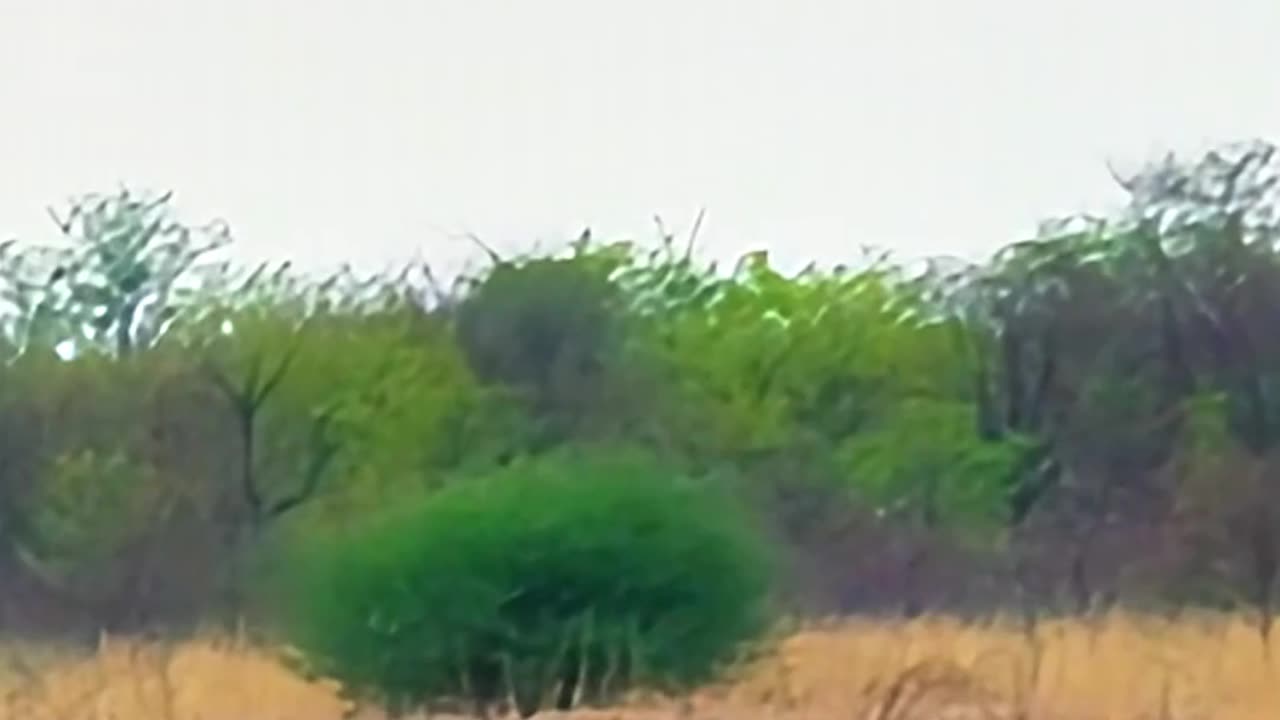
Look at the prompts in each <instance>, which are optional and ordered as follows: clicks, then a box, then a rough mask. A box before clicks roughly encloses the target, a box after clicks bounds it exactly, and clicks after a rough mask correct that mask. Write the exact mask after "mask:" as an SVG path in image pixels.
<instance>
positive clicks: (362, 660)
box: [274, 449, 770, 716]
mask: <svg viewBox="0 0 1280 720" xmlns="http://www.w3.org/2000/svg"><path fill="white" fill-rule="evenodd" d="M753 525H754V523H753V521H752V520H751V519H750V516H749V514H747V513H745V512H743V509H742V508H741V507H740V503H739V502H738V501H736V500H734V499H733V497H732V496H731V495H728V494H725V493H724V491H723V489H722V488H717V484H715V483H709V482H707V481H705V480H704V481H702V482H695V481H693V480H691V479H690V478H687V477H682V476H681V475H680V473H679V471H677V470H674V469H673V468H670V467H665V466H664V465H663V464H662V463H660V462H656V461H655V460H654V459H653V458H652V457H651V456H650V455H649V454H647V453H644V452H637V451H634V450H630V451H628V450H624V449H593V450H589V451H585V450H575V451H573V452H566V451H554V452H552V453H549V454H546V455H542V456H539V457H537V458H534V459H529V460H522V461H518V462H515V463H513V464H511V465H510V466H507V467H504V468H501V469H497V470H492V471H489V472H487V473H483V474H481V475H480V476H479V477H465V478H460V479H457V480H456V481H455V482H454V483H451V484H450V485H449V486H448V487H446V488H443V489H441V490H440V491H438V492H437V493H435V494H433V495H431V496H430V497H427V498H424V499H421V500H419V501H418V502H415V503H411V504H409V505H408V506H407V507H404V508H402V509H398V510H395V511H392V512H390V513H389V514H385V515H379V516H377V517H375V518H373V519H372V520H371V521H366V522H364V523H362V524H361V525H360V526H358V527H357V528H355V529H353V530H352V531H349V532H344V533H341V534H331V535H328V536H324V537H321V538H319V539H312V540H309V541H306V542H301V543H295V544H294V545H293V546H292V548H291V552H288V553H287V557H288V561H286V562H284V563H281V565H282V566H283V567H281V568H280V569H279V571H278V572H279V573H280V574H279V575H277V577H276V578H275V580H274V584H275V585H276V586H277V587H278V588H280V589H281V594H280V596H279V598H278V602H279V604H278V605H277V606H276V607H277V609H278V610H279V611H280V616H281V617H284V618H286V619H287V624H288V627H289V630H290V633H289V637H290V638H292V639H293V640H294V642H295V643H296V644H297V646H298V647H299V648H300V649H301V650H302V651H303V653H304V654H305V655H306V657H307V658H308V660H309V662H310V663H311V665H312V667H313V668H314V669H315V670H317V671H319V672H322V673H324V674H325V675H327V676H329V677H334V678H337V679H339V680H341V681H343V683H344V685H345V686H346V687H347V688H349V689H350V690H351V691H353V692H357V693H360V694H363V695H365V696H367V697H372V699H375V700H377V701H380V702H382V703H383V704H385V705H389V706H392V707H398V708H401V709H410V708H413V707H416V706H418V705H420V704H422V703H424V702H427V701H430V700H433V699H440V698H445V699H448V698H466V699H469V700H473V701H475V702H478V703H480V704H481V707H482V709H483V708H485V707H487V706H489V705H492V704H495V703H500V702H503V701H505V700H506V699H507V697H508V695H510V696H513V697H514V700H515V703H516V705H517V709H518V710H519V711H520V713H521V714H522V715H523V716H529V715H532V714H534V713H535V712H537V711H538V710H539V709H543V708H548V707H551V706H555V707H558V708H560V709H569V708H571V707H576V706H579V705H581V704H583V703H587V704H598V703H604V702H608V701H611V700H616V699H617V698H618V696H619V694H620V693H622V692H624V691H627V690H631V689H634V688H637V687H648V688H660V689H663V690H668V691H669V690H679V689H684V688H688V687H693V686H696V685H697V684H699V683H700V682H703V681H706V680H708V679H710V678H711V677H713V675H714V673H715V671H716V670H718V669H720V668H721V667H722V666H724V665H726V664H728V663H730V662H731V661H733V660H735V659H736V657H737V654H738V653H739V652H741V651H744V650H749V649H750V646H749V643H751V642H753V641H755V640H758V639H760V637H761V636H762V634H763V632H764V631H766V630H767V629H768V628H769V624H768V623H769V614H768V606H767V597H768V591H769V582H768V570H769V563H770V558H769V552H768V550H767V549H766V547H765V546H764V545H763V544H762V543H761V538H760V537H759V535H758V534H757V533H756V531H755V530H756V529H755V528H754V527H753ZM482 713H483V710H482Z"/></svg>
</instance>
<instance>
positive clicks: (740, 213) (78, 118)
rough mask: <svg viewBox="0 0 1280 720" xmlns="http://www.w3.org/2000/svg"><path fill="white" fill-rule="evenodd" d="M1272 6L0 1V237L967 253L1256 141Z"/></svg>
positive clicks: (1275, 25) (1243, 1)
mask: <svg viewBox="0 0 1280 720" xmlns="http://www.w3.org/2000/svg"><path fill="white" fill-rule="evenodd" d="M1277 38H1280V2H1277V1H1276V0H1217V1H1216V2H1209V1H1208V0H1200V1H1194V0H1110V1H1107V0H1055V1H1049V0H1039V1H1037V0H934V1H932V2H929V1H925V0H880V1H872V0H845V1H843V2H841V1H838V0H772V1H768V2H766V1H763V0H762V1H754V2H753V1H752V0H645V1H644V2H612V1H610V0H541V1H540V2H518V1H517V0H456V1H453V2H444V1H443V0H362V1H360V2H357V1H356V0H349V1H345V2H338V1H337V0H218V1H217V2H204V3H197V2H193V1H188V2H172V1H170V2H160V1H158V0H157V1H154V2H142V1H123V0H61V1H60V0H39V1H36V0H30V1H22V0H0V237H10V236H19V237H22V238H26V239H33V240H45V239H49V238H51V237H53V230H54V228H53V226H52V224H51V223H50V222H49V220H48V218H47V216H46V215H45V208H46V207H47V206H49V205H51V204H56V203H60V202H62V201H64V200H65V199H66V198H68V197H69V196H71V195H76V194H79V193H82V192H87V191H93V190H111V189H113V188H115V187H117V186H118V184H119V183H122V182H123V183H128V184H129V185H131V186H134V187H138V188H150V189H156V190H164V189H173V190H175V191H176V192H177V195H176V198H177V202H178V203H179V206H180V208H181V209H182V210H183V212H184V215H185V216H186V217H187V218H188V219H190V220H193V221H196V220H202V219H208V218H213V217H221V218H225V219H226V220H227V221H229V222H230V223H231V225H232V227H233V228H234V230H235V233H236V236H237V239H238V245H239V248H240V252H241V253H243V254H245V255H247V256H252V257H255V258H256V257H273V258H279V257H293V258H296V259H298V260H300V261H302V262H306V263H308V264H319V265H329V264H332V263H335V262H337V261H339V260H343V259H350V260H353V261H356V262H358V263H360V264H362V265H368V264H377V263H382V262H384V261H395V260H401V259H405V258H408V257H410V256H411V255H413V254H414V253H421V254H422V255H424V256H426V257H427V258H428V259H434V260H435V261H436V262H437V263H440V264H441V265H444V266H449V265H451V264H455V263H456V262H458V260H459V259H460V258H463V257H466V256H471V255H473V254H474V252H475V248H474V247H473V246H472V245H470V244H469V243H468V242H467V241H465V240H462V239H459V238H458V237H457V235H458V234H459V233H461V232H464V231H472V232H475V233H477V234H479V235H480V236H482V237H484V238H485V239H486V240H487V241H488V242H490V243H491V244H493V245H495V246H497V247H499V248H504V249H523V248H526V247H528V245H529V244H530V243H532V242H533V241H535V240H537V239H539V238H541V239H543V240H545V241H548V242H557V241H561V240H565V239H567V238H568V237H570V236H572V235H575V234H576V233H577V231H578V230H580V229H581V228H582V227H583V226H584V225H588V224H589V225H591V226H592V227H593V228H595V229H596V232H597V235H598V236H609V237H621V236H636V237H645V238H647V237H651V236H652V233H653V223H652V219H651V218H652V217H653V215H654V214H655V213H656V214H660V215H662V216H664V217H665V218H666V220H667V222H668V223H669V224H670V225H671V226H672V227H675V228H681V227H687V225H688V224H689V222H690V221H691V220H692V219H693V217H694V216H695V214H696V212H697V210H698V208H699V207H702V206H706V208H707V211H708V216H707V222H706V225H705V227H704V232H703V235H702V237H703V240H704V243H705V245H706V247H707V249H708V250H709V251H711V252H714V253H715V254H717V255H736V254H738V253H740V252H742V251H745V250H748V249H755V248H769V249H771V250H772V251H774V252H775V253H776V254H778V255H779V256H780V257H781V258H783V259H784V260H785V261H787V262H789V263H795V262H798V261H800V260H802V259H809V258H814V259H818V260H821V261H824V262H831V261H838V260H840V259H842V258H848V257H851V256H852V255H853V249H854V248H855V247H856V246H857V245H858V244H859V243H871V244H875V245H881V246H886V247H890V248H893V249H896V250H898V251H899V252H901V253H903V254H905V255H921V254H935V253H962V254H972V253H976V252H982V251H986V250H989V249H992V248H993V247H994V246H996V245H998V244H1001V243H1004V242H1007V241H1010V240H1014V239H1018V238H1019V237H1020V236H1021V235H1023V234H1025V233H1026V232H1028V231H1029V230H1030V229H1031V228H1032V227H1033V226H1034V223H1035V222H1036V221H1037V220H1038V219H1041V218H1043V217H1045V216H1047V215H1052V214H1056V213H1061V212H1067V211H1072V210H1080V209H1087V208H1096V207H1099V206H1100V205H1101V204H1104V203H1107V202H1111V201H1113V200H1114V199H1115V198H1116V197H1117V196H1116V193H1115V191H1114V189H1113V188H1112V186H1111V182H1110V180H1109V178H1108V175H1107V172H1106V168H1105V162H1106V160H1107V159H1108V158H1119V159H1133V158H1140V157H1142V156H1143V155H1144V154H1145V153H1148V152H1150V151H1152V150H1154V149H1158V148H1162V147H1166V146H1170V145H1172V146H1174V147H1186V146H1194V145H1195V144H1196V143H1199V142H1202V141H1213V140H1227V139H1237V138H1245V137H1250V136H1265V137H1270V138H1275V137H1277V136H1278V135H1280V40H1277Z"/></svg>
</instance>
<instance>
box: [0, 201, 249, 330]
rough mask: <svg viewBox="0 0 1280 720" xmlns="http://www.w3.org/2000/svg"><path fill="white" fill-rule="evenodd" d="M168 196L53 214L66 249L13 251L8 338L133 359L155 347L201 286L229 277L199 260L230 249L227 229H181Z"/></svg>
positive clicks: (1, 257) (7, 278) (3, 259)
mask: <svg viewBox="0 0 1280 720" xmlns="http://www.w3.org/2000/svg"><path fill="white" fill-rule="evenodd" d="M170 199H171V196H170V195H169V194H166V195H162V196H160V197H154V198H153V197H148V196H146V195H139V194H137V193H134V192H132V191H130V190H127V189H124V190H121V191H119V192H118V193H115V194H111V195H89V196H86V197H84V198H81V199H79V200H76V201H75V202H73V203H72V205H71V209H70V211H69V212H68V213H67V214H66V217H65V218H58V217H56V216H55V220H57V223H58V226H59V229H60V230H61V231H62V233H63V235H64V236H65V239H66V240H67V241H68V242H66V243H65V244H63V245H56V246H44V247H35V246H33V247H27V246H20V245H13V244H10V245H6V246H5V247H4V248H3V253H0V279H2V280H3V283H4V293H3V296H4V299H5V300H6V301H7V302H8V303H10V304H11V305H12V308H13V310H14V312H13V313H12V314H11V315H10V316H9V318H8V320H9V322H8V323H7V328H6V330H7V333H6V335H7V337H9V338H10V339H11V341H12V342H14V343H15V344H16V345H17V346H19V347H22V348H25V347H27V346H28V345H34V346H35V347H37V348H42V349H46V350H47V349H52V348H54V347H55V346H56V347H59V349H60V351H64V352H65V351H66V350H70V351H75V350H76V349H83V348H85V347H91V348H97V349H99V350H105V351H109V352H115V353H127V352H130V351H132V350H134V349H135V348H143V347H147V346H149V345H150V344H152V343H153V342H155V340H156V339H158V338H159V337H160V336H161V335H162V334H163V333H164V332H165V331H166V330H167V328H168V326H169V325H170V324H171V323H172V322H173V321H174V320H175V319H176V318H177V316H178V315H179V314H181V313H182V312H183V311H184V309H185V308H186V305H187V303H188V302H189V300H190V299H191V298H192V297H193V294H194V293H196V292H197V291H198V290H199V288H200V287H201V285H202V284H204V283H206V282H209V281H211V280H216V279H217V278H218V277H219V275H220V274H221V273H224V272H225V271H226V266H225V265H222V264H209V263H204V264H202V263H201V260H202V258H204V257H205V256H206V255H208V254H209V253H211V252H213V251H216V250H219V249H221V248H223V247H225V246H226V245H227V244H228V243H229V242H230V237H229V235H228V232H227V229H226V227H225V225H223V224H221V223H213V224H210V225H207V226H204V227H197V228H193V227H189V226H187V225H184V224H182V223H181V222H179V221H178V220H177V219H175V217H174V213H173V210H172V208H171V207H170V205H169V201H170Z"/></svg>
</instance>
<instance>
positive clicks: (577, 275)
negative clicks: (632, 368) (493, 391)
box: [454, 244, 624, 441]
mask: <svg viewBox="0 0 1280 720" xmlns="http://www.w3.org/2000/svg"><path fill="white" fill-rule="evenodd" d="M618 252H619V250H618V249H617V248H605V249H595V248H590V247H588V246H586V245H585V244H583V245H579V246H578V247H577V249H576V251H575V253H574V254H573V255H572V256H570V257H565V258H535V259H530V260H524V261H518V262H516V261H505V260H500V261H497V262H496V264H495V265H494V266H493V267H492V268H490V270H489V271H488V272H487V273H486V274H485V275H483V276H482V277H481V278H479V279H477V280H476V281H475V282H474V283H473V284H472V287H471V288H470V290H469V291H468V292H467V294H466V295H465V296H464V297H463V298H462V299H461V301H460V302H459V303H458V305H457V307H456V308H455V311H454V313H455V314H454V321H455V325H456V331H457V338H458V343H459V344H460V346H461V348H462V351H463V353H464V354H465V356H466V358H467V360H468V362H469V363H470V366H471V367H472V369H473V370H474V371H475V373H476V375H477V376H478V377H480V378H481V379H482V380H484V381H486V382H489V383H495V384H499V385H502V386H505V387H508V388H510V389H512V390H514V391H515V392H516V393H518V394H519V396H520V397H521V398H522V400H523V401H525V402H526V403H527V407H528V408H530V410H531V412H532V415H533V416H534V417H536V418H539V419H541V420H543V421H544V424H545V425H546V427H545V431H546V433H547V434H548V435H549V436H550V437H551V438H552V440H553V441H554V439H555V438H563V437H564V436H565V435H566V434H572V433H573V432H574V431H575V430H577V429H580V428H581V427H582V426H583V425H584V424H585V418H587V417H588V416H589V415H590V414H591V410H592V407H591V406H592V403H593V399H594V398H596V397H598V396H600V395H601V394H602V393H606V392H607V389H606V387H605V386H606V385H607V383H608V382H609V370H610V368H611V366H612V364H613V363H614V361H615V360H616V356H617V353H618V351H619V347H620V345H621V343H622V340H623V335H624V329H623V327H622V325H621V322H620V312H619V310H620V305H621V300H622V299H621V296H620V291H619V288H618V287H617V285H616V284H615V283H614V282H613V281H612V279H611V274H612V272H613V270H614V269H615V267H616V266H617V263H618V259H617V258H616V257H615V256H616V255H617V254H618Z"/></svg>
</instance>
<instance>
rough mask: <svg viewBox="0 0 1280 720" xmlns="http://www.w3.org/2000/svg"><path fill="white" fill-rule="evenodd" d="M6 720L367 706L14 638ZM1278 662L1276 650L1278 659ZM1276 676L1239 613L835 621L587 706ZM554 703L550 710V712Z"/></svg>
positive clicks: (1011, 706) (991, 698) (1270, 698)
mask: <svg viewBox="0 0 1280 720" xmlns="http://www.w3.org/2000/svg"><path fill="white" fill-rule="evenodd" d="M7 655H8V656H9V659H10V661H9V662H8V663H7V664H6V666H5V668H6V669H5V676H4V688H5V695H4V701H3V705H2V706H0V707H2V711H3V715H2V716H0V717H3V718H5V720H8V719H9V718H12V719H13V720H197V719H199V720H338V719H339V718H342V717H344V715H345V716H347V717H357V718H360V719H361V720H375V719H378V718H382V717H383V715H382V714H381V713H380V712H378V711H377V710H376V709H374V708H363V709H359V710H357V709H354V708H351V707H349V706H348V704H347V703H346V702H344V701H343V700H342V699H341V698H340V695H339V693H338V688H336V687H335V686H333V685H332V684H329V683H323V682H307V681H305V680H303V679H302V678H299V677H297V676H295V675H293V674H291V673H290V672H289V671H288V670H286V669H284V667H283V666H282V665H281V664H279V663H277V662H275V661H274V660H273V659H272V658H271V656H270V655H269V654H267V653H264V652H260V651H255V650H252V649H250V648H247V647H245V646H244V645H243V644H242V643H237V642H233V641H221V640H207V641H194V642H188V643H184V644H180V645H175V646H166V645H163V644H158V643H151V644H143V643H131V642H125V641H112V640H106V641H104V643H103V645H102V647H100V649H99V651H98V652H97V653H96V654H95V655H94V656H92V657H73V656H70V655H68V654H63V653H58V652H56V651H52V650H50V649H48V648H45V649H41V650H39V651H37V650H36V649H33V648H29V647H28V648H18V647H11V648H10V649H9V651H8V652H7ZM1277 662H1280V659H1278V660H1277ZM1278 680H1280V674H1278V673H1277V672H1276V669H1275V667H1274V665H1273V664H1272V663H1271V662H1269V660H1268V653H1267V652H1266V651H1265V650H1264V648H1263V645H1262V643H1261V641H1260V639H1259V637H1258V634H1257V631H1256V629H1255V628H1254V627H1253V626H1252V625H1251V624H1249V623H1248V622H1246V621H1245V620H1243V619H1241V618H1233V617H1222V616H1212V615H1203V616H1200V615H1197V616H1184V617H1182V618H1181V619H1179V620H1177V621H1168V620H1161V619H1154V618H1150V617H1143V616H1138V615H1131V614H1113V615H1110V616H1107V617H1104V618H1100V619H1097V620H1091V621H1083V620H1063V621H1046V622H1043V623H1041V624H1039V625H1038V627H1037V628H1036V630H1035V632H1034V634H1030V635H1029V634H1028V633H1026V632H1023V631H1022V629H1021V628H1020V627H1018V626H1017V625H1015V624H1013V623H1002V622H993V623H989V624H964V623H961V622H958V621H953V620H949V619H946V618H929V619H923V620H917V621H912V622H901V623H894V622H873V621H841V622H838V623H836V622H833V623H830V624H829V625H825V626H814V627H812V628H810V629H807V630H804V631H801V632H798V633H796V634H794V635H792V636H790V637H789V638H788V639H787V640H786V641H785V642H783V643H782V645H781V646H780V648H779V650H778V652H777V653H776V654H774V655H772V656H770V657H767V658H765V659H763V660H760V661H758V662H757V663H755V664H753V665H751V666H747V667H742V668H740V669H739V671H738V672H737V673H736V677H734V678H732V679H730V680H727V681H726V682H725V683H724V684H723V685H722V686H719V687H713V688H706V689H704V690H703V691H701V692H699V693H697V694H695V695H694V696H693V697H691V698H685V699H681V700H653V699H650V700H636V701H635V702H634V703H633V704H630V705H628V706H627V707H624V708H617V709H610V710H604V711H590V712H588V711H582V712H577V713H573V714H572V715H573V716H574V717H578V718H583V719H584V720H586V719H587V718H599V719H600V720H605V719H606V718H620V720H660V719H666V718H677V717H678V718H691V719H693V718H706V719H708V720H738V719H745V720H753V719H756V718H759V719H761V720H763V719H765V718H788V719H789V718H795V719H796V720H801V719H803V720H825V719H826V718H840V719H841V720H860V719H861V718H871V719H874V720H908V719H910V720H932V719H934V718H955V719H957V720H958V719H960V718H983V719H985V718H1026V719H1027V720H1042V719H1043V720H1094V719H1097V720H1104V719H1105V720H1138V719H1143V720H1160V719H1162V718H1175V719H1178V720H1183V719H1187V720H1191V719H1195V720H1200V719H1204V720H1211V719H1218V718H1221V719H1223V720H1245V719H1248V720H1254V719H1257V720H1262V719H1263V718H1267V719H1268V720H1272V719H1274V718H1276V717H1280V682H1277V681H1278ZM551 716H552V715H550V714H549V715H548V717H551Z"/></svg>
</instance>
